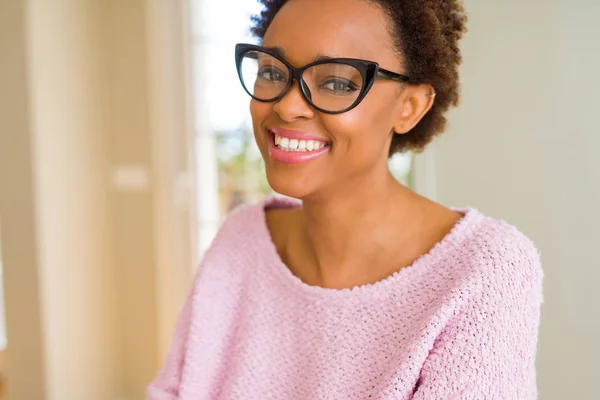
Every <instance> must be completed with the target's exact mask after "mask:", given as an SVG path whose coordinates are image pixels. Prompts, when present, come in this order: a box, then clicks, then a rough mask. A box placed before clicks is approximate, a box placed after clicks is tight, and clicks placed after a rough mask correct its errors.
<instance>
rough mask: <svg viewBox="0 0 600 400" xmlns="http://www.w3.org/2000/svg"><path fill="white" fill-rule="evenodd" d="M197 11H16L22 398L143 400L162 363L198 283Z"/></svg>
mask: <svg viewBox="0 0 600 400" xmlns="http://www.w3.org/2000/svg"><path fill="white" fill-rule="evenodd" d="M182 4H183V2H173V1H170V0H160V1H151V2H150V1H144V0H131V1H126V2H123V1H118V0H79V1H77V0H56V1H53V2H46V1H42V0H28V1H25V2H16V1H15V2H0V40H1V42H0V57H1V58H0V87H2V91H1V93H0V189H1V190H0V218H1V219H2V237H1V240H2V248H3V258H4V268H5V275H4V277H5V288H6V290H5V296H6V316H7V329H8V348H7V352H6V360H5V361H6V362H5V364H6V368H7V371H6V374H7V378H8V379H7V380H8V382H7V384H8V398H10V399H11V400H21V399H23V400H31V399H36V400H38V399H39V400H42V399H56V400H71V399H73V400H79V399H86V400H94V399H97V400H107V399H140V398H143V397H144V389H145V386H146V385H147V384H148V382H149V381H150V380H151V379H152V378H153V377H154V375H155V373H156V372H157V369H158V368H159V366H160V364H161V363H162V358H163V357H164V353H165V352H166V347H167V343H168V342H170V339H171V338H170V335H171V333H172V329H173V326H174V320H175V317H176V314H177V311H178V310H179V307H180V305H181V300H182V298H183V296H184V295H185V292H186V291H187V288H188V285H189V282H190V278H191V273H192V271H193V265H192V262H191V259H192V256H191V250H190V249H191V243H192V241H191V239H190V237H191V226H193V220H192V219H191V213H190V210H189V205H190V204H193V202H189V201H182V199H184V200H185V199H186V196H188V195H189V188H187V187H186V185H179V186H178V185H177V184H176V183H175V182H176V181H177V180H178V179H179V180H180V181H185V179H182V178H181V176H183V177H184V178H185V176H186V175H185V174H186V171H187V170H188V165H189V162H188V160H189V159H188V157H187V156H188V154H187V149H188V148H189V147H188V146H187V145H186V140H187V137H188V134H189V132H188V130H187V126H188V124H187V122H186V121H187V117H186V113H187V110H186V108H185V107H183V106H182V104H185V102H184V99H185V90H184V88H185V86H186V83H185V76H182V74H181V71H182V70H184V68H183V65H184V63H185V61H184V54H183V50H182V43H183V40H184V39H183V36H182V35H183V31H182V29H183V25H182V19H183V12H182V11H183V10H182ZM161 11H167V12H161ZM157 28H164V29H158V30H157ZM166 49H169V50H168V51H167V50H166ZM150 63H152V65H150ZM159 89H160V90H159ZM151 111H152V114H151ZM182 149H183V150H182ZM173 160H174V161H173ZM172 217H173V218H172Z"/></svg>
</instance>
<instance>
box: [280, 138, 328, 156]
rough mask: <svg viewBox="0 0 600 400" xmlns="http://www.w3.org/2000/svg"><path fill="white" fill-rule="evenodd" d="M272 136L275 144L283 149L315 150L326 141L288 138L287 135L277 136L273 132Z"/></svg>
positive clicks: (321, 146) (323, 145) (325, 144)
mask: <svg viewBox="0 0 600 400" xmlns="http://www.w3.org/2000/svg"><path fill="white" fill-rule="evenodd" d="M274 137H275V146H277V147H279V148H280V149H281V150H283V151H300V152H305V151H315V150H319V149H322V148H323V147H325V146H327V143H325V142H320V141H317V140H298V139H289V138H287V137H284V136H278V135H275V134H274Z"/></svg>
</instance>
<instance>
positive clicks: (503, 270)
mask: <svg viewBox="0 0 600 400" xmlns="http://www.w3.org/2000/svg"><path fill="white" fill-rule="evenodd" d="M472 212H475V213H478V214H479V216H480V223H479V225H478V226H477V229H475V230H474V232H473V234H472V235H471V237H470V238H469V240H467V241H465V243H464V246H463V247H464V249H463V250H464V251H465V252H466V256H467V257H468V258H469V259H470V260H471V261H472V262H471V263H470V264H471V266H472V267H473V268H476V270H477V272H478V274H477V275H478V276H479V277H480V278H481V283H483V284H484V285H485V286H486V287H487V288H488V290H490V289H493V290H497V291H500V292H506V291H513V292H520V293H521V294H523V295H529V294H532V293H540V294H541V284H542V280H543V275H544V274H543V270H542V265H541V260H540V252H539V250H538V249H537V247H536V246H535V243H534V242H533V241H532V240H531V239H530V238H529V237H527V236H526V235H525V234H524V233H523V232H521V231H520V230H519V229H517V227H515V226H514V225H511V224H510V223H508V222H506V221H505V220H501V219H495V218H492V217H489V216H486V215H483V214H481V213H479V212H478V211H476V210H472ZM500 292H499V293H500Z"/></svg>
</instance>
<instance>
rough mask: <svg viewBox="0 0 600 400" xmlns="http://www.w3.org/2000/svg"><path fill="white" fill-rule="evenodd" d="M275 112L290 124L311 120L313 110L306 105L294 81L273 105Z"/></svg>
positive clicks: (298, 86) (298, 85)
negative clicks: (301, 120)
mask: <svg viewBox="0 0 600 400" xmlns="http://www.w3.org/2000/svg"><path fill="white" fill-rule="evenodd" d="M273 111H275V112H276V113H277V114H279V116H280V117H281V119H282V120H284V121H286V122H292V121H295V120H297V119H311V118H313V117H314V115H315V110H314V109H313V108H312V107H311V106H310V104H308V102H307V101H306V99H305V98H304V96H303V95H302V91H301V90H300V84H299V83H298V81H294V83H293V84H292V87H291V88H290V89H289V90H288V92H287V93H286V94H285V95H284V96H283V97H282V98H281V99H279V100H278V101H277V102H275V104H274V105H273Z"/></svg>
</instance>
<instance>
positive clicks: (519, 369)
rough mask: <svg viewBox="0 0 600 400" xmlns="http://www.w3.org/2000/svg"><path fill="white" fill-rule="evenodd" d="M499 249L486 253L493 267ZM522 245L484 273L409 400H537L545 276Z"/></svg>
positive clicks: (530, 248)
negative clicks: (477, 288) (479, 284)
mask: <svg viewBox="0 0 600 400" xmlns="http://www.w3.org/2000/svg"><path fill="white" fill-rule="evenodd" d="M501 244H502V245H503V246H494V247H499V248H500V249H494V250H493V251H491V252H488V254H491V255H495V257H491V259H492V261H494V260H495V261H496V263H497V262H498V255H499V254H498V253H499V252H500V251H501V249H506V246H505V244H506V243H501ZM523 244H524V243H518V245H517V247H516V248H515V246H514V242H513V243H512V245H513V246H511V248H512V249H514V250H512V251H511V252H510V254H508V255H507V256H506V257H505V258H504V259H503V260H502V261H500V263H499V264H498V265H493V266H492V267H491V268H487V269H486V270H485V271H484V272H483V275H482V283H483V285H482V288H481V290H480V292H479V294H478V295H476V296H473V297H472V298H469V299H468V301H467V302H466V304H465V308H464V309H463V310H461V312H460V313H459V314H458V315H456V316H455V317H454V319H453V320H451V321H450V323H449V324H448V326H447V327H446V328H445V329H444V331H443V332H442V333H441V334H440V335H439V337H438V338H437V340H436V342H435V343H434V346H433V349H432V350H431V351H430V354H429V356H428V357H427V359H426V361H425V363H424V365H423V368H422V370H421V376H420V379H419V384H418V387H417V389H416V391H415V393H414V397H413V400H437V399H447V400H451V399H452V400H469V399H472V400H482V399H486V400H488V399H498V400H500V399H501V400H535V399H537V385H536V369H535V357H536V348H537V337H538V328H539V319H540V305H541V302H542V278H543V271H542V269H541V265H540V260H539V255H538V252H537V250H536V249H535V248H534V247H533V245H531V244H529V243H525V245H523ZM500 254H502V253H500ZM503 257H504V255H503ZM482 260H483V261H486V260H487V261H488V262H489V260H490V257H489V256H487V255H486V256H485V257H482Z"/></svg>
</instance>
